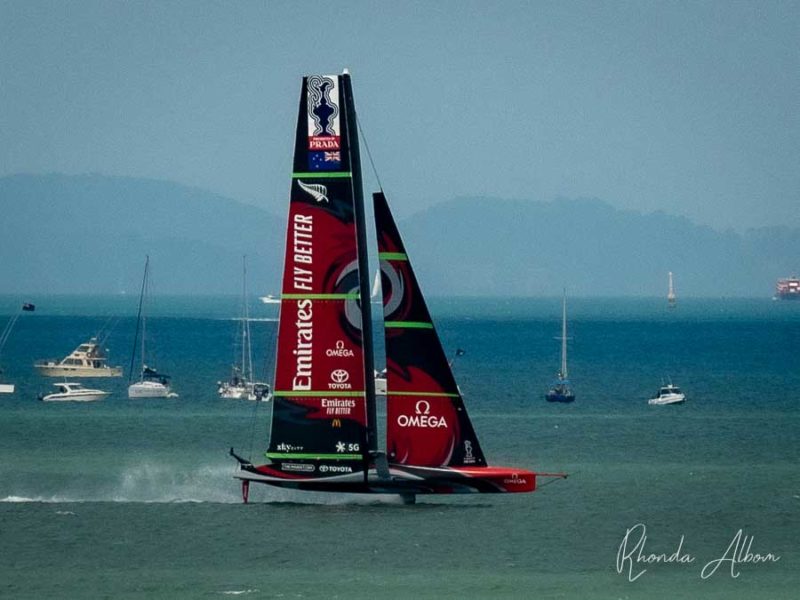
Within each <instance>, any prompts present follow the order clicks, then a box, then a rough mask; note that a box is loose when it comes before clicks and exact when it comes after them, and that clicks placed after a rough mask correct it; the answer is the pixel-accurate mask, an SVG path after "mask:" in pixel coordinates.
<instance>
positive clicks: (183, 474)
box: [0, 462, 402, 505]
mask: <svg viewBox="0 0 800 600" xmlns="http://www.w3.org/2000/svg"><path fill="white" fill-rule="evenodd" d="M234 472H235V467H231V466H230V465H228V464H214V465H203V466H200V467H197V468H194V469H190V470H186V469H183V468H180V467H176V466H175V465H166V464H158V463H153V462H145V463H140V464H137V465H131V466H128V467H126V468H123V469H122V471H121V472H120V474H119V476H118V477H117V478H116V480H115V481H113V482H111V483H109V484H108V485H104V486H100V487H99V488H97V489H95V490H89V489H85V488H81V489H80V491H75V490H74V489H70V490H41V489H35V486H34V485H31V486H26V487H29V489H26V490H17V491H15V493H9V494H8V495H6V496H4V497H2V498H0V503H25V502H39V503H44V504H73V503H82V502H119V503H142V504H158V503H161V504H179V503H210V504H239V503H241V502H242V497H241V487H240V484H239V481H238V480H237V479H235V478H234V477H233V474H234ZM36 483H37V484H40V483H46V482H44V481H38V482H36ZM76 485H77V486H80V481H76ZM30 488H34V489H30ZM250 490H251V491H250V502H251V503H254V504H258V503H267V504H314V505H353V504H355V505H387V504H388V505H394V504H400V505H401V504H402V500H401V499H400V497H399V496H396V495H392V494H339V493H326V492H305V491H298V490H289V489H283V488H276V487H272V486H269V485H258V484H256V485H251V487H250Z"/></svg>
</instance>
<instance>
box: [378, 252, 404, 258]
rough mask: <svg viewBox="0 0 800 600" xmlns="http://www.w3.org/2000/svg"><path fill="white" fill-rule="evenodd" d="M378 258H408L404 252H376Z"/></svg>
mask: <svg viewBox="0 0 800 600" xmlns="http://www.w3.org/2000/svg"><path fill="white" fill-rule="evenodd" d="M378 258H382V259H383V260H408V255H407V254H406V253H405V252H378Z"/></svg>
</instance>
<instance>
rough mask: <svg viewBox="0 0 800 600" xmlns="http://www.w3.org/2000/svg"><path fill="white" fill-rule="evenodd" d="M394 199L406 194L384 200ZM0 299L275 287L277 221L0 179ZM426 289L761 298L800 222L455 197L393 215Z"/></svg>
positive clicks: (98, 183) (99, 188) (240, 208)
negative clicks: (724, 224) (741, 225)
mask: <svg viewBox="0 0 800 600" xmlns="http://www.w3.org/2000/svg"><path fill="white" fill-rule="evenodd" d="M389 200H390V202H394V203H397V204H399V203H400V202H402V199H399V198H395V199H392V198H390V199H389ZM0 211H2V213H0V214H1V216H2V218H0V257H1V258H0V293H104V294H107V293H112V294H114V293H122V292H126V293H137V292H138V286H139V284H140V278H141V272H142V268H143V264H144V255H145V254H148V253H149V254H150V256H151V259H152V264H153V284H154V292H155V293H161V294H167V293H170V294H221V293H232V294H236V293H239V290H240V288H241V267H240V265H241V256H242V254H247V255H248V265H249V267H248V269H249V274H250V277H249V279H250V288H251V290H253V292H254V293H274V292H277V291H278V287H279V280H280V272H281V268H282V265H281V263H282V259H283V242H284V235H285V233H284V231H285V217H284V216H277V215H273V214H270V213H269V212H267V211H265V210H262V209H259V208H257V207H254V206H250V205H247V204H243V203H240V202H237V201H235V200H232V199H229V198H225V197H222V196H219V195H215V194H211V193H209V192H206V191H203V190H199V189H195V188H190V187H185V186H181V185H178V184H175V183H170V182H164V181H153V180H145V179H135V178H125V177H107V176H101V175H82V176H65V175H15V176H9V177H3V178H0ZM400 228H401V233H402V235H403V236H404V238H405V240H406V245H407V246H408V250H409V254H410V255H411V258H412V260H413V261H414V264H415V267H416V269H417V271H418V274H419V277H420V280H421V283H422V285H423V287H424V289H425V291H426V293H427V294H429V295H479V296H539V295H557V294H560V293H561V289H562V288H563V287H566V288H567V289H568V292H569V293H570V294H572V295H583V296H629V295H636V296H653V295H664V294H666V282H667V272H668V271H673V272H674V273H675V279H676V288H677V292H678V295H679V296H681V295H683V296H763V297H766V296H769V295H771V293H772V291H773V287H774V283H775V279H777V278H778V277H780V276H785V275H789V274H791V273H797V272H798V270H800V230H797V229H791V228H786V227H773V228H762V229H753V230H749V231H747V232H746V233H745V234H738V233H735V232H730V231H729V232H718V231H715V230H713V229H711V228H709V227H704V226H699V225H695V224H693V223H692V222H690V221H689V220H688V219H686V218H683V217H675V216H670V215H665V214H662V213H653V214H641V213H637V212H633V211H621V210H617V209H615V208H613V207H612V206H610V205H609V204H606V203H604V202H602V201H600V200H591V199H579V200H563V199H561V200H556V201H553V202H537V201H523V200H513V201H512V200H500V199H492V198H458V199H454V200H450V201H448V202H444V203H442V204H439V205H437V206H434V207H432V208H430V209H428V210H426V211H424V212H421V213H418V214H416V215H413V216H412V217H410V218H408V219H405V220H404V221H401V222H400Z"/></svg>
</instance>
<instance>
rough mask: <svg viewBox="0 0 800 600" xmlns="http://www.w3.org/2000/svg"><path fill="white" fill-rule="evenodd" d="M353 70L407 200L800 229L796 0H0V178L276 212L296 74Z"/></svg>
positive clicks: (396, 192)
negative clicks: (605, 209) (176, 194)
mask: <svg viewBox="0 0 800 600" xmlns="http://www.w3.org/2000/svg"><path fill="white" fill-rule="evenodd" d="M343 67H348V68H349V69H350V70H351V72H352V73H353V84H354V90H355V94H356V104H357V107H358V110H359V118H360V120H361V123H362V126H363V128H364V131H365V133H366V136H367V141H368V143H369V146H370V150H371V151H372V155H373V157H374V159H375V163H376V166H377V169H378V175H379V176H380V178H381V181H382V183H383V185H384V188H385V190H386V192H387V194H388V195H389V197H390V198H391V199H392V202H393V205H394V206H395V208H396V211H397V212H398V213H399V214H400V216H405V215H408V214H411V213H413V212H416V211H418V210H421V209H423V208H425V207H426V206H429V205H431V204H433V203H437V202H441V201H443V200H449V199H451V198H453V197H455V196H462V195H490V196H496V197H502V198H529V199H533V200H551V199H553V198H555V197H558V196H564V197H578V196H583V197H597V198H600V199H603V200H606V201H608V202H610V203H611V204H613V205H614V206H617V207H619V208H629V209H634V210H639V211H643V212H650V211H654V210H663V211H665V212H668V213H673V214H680V215H686V216H688V217H690V218H691V219H693V220H695V221H697V222H699V223H705V224H709V225H712V226H714V227H716V228H720V229H723V228H727V227H734V228H736V229H745V228H747V227H749V226H760V225H775V224H790V225H794V226H800V3H799V2H775V1H771V2H763V1H759V2H732V1H724V2H547V3H545V2H510V1H502V2H486V1H481V2H467V1H459V2H441V1H438V2H433V1H430V0H425V1H420V2H347V1H337V2H330V1H326V2H307V1H298V2H294V1H287V2H267V1H243V0H237V1H231V2H200V1H197V0H192V1H188V2H144V1H138V2H121V1H106V2H95V1H87V0H80V1H79V2H67V1H57V2H38V1H35V0H19V1H17V0H12V1H8V0H0V140H1V142H0V176H2V175H8V174H12V173H19V172H27V173H43V172H63V173H89V172H94V173H103V174H113V175H127V176H136V177H150V178H158V179H167V180H173V181H177V182H179V183H183V184H188V185H192V186H197V187H201V188H205V189H208V190H211V191H214V192H218V193H221V194H224V195H227V196H230V197H233V198H236V199H239V200H242V201H245V202H250V203H253V204H257V205H259V206H263V207H264V208H267V209H268V210H270V211H272V212H275V213H277V214H283V213H284V212H285V210H286V202H287V194H288V189H289V174H290V162H291V160H290V159H291V153H292V145H293V142H294V138H293V132H294V127H295V120H296V116H297V99H298V95H299V90H300V78H301V76H302V75H303V74H308V73H338V72H340V71H341V69H342V68H343ZM364 159H365V163H367V161H366V153H364ZM368 169H369V167H368V163H367V164H366V166H365V182H366V183H367V184H370V185H372V184H373V182H374V178H373V177H372V176H371V175H369V173H368Z"/></svg>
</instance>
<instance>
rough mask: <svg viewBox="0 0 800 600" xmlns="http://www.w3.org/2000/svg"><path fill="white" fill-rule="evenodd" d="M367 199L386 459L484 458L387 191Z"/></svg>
mask: <svg viewBox="0 0 800 600" xmlns="http://www.w3.org/2000/svg"><path fill="white" fill-rule="evenodd" d="M373 200H374V206H375V226H376V228H377V236H378V257H379V259H380V265H381V287H382V290H383V311H384V313H383V318H384V331H385V333H384V335H385V338H386V367H387V374H386V389H387V394H386V413H387V424H386V451H387V457H388V459H389V463H390V464H391V463H397V464H402V465H416V466H427V467H443V466H485V465H486V459H485V458H484V456H483V451H482V450H481V447H480V444H479V443H478V438H477V436H476V435H475V431H474V429H473V428H472V423H471V422H470V420H469V416H468V415H467V409H466V407H465V406H464V401H463V400H462V398H461V392H460V391H459V389H458V386H457V385H456V382H455V379H454V378H453V373H452V371H451V370H450V365H449V363H448V361H447V356H446V355H445V353H444V350H443V349H442V344H441V342H440V341H439V336H438V335H437V333H436V329H435V328H434V326H433V322H432V321H431V316H430V313H429V312H428V307H427V306H426V305H425V300H424V298H423V296H422V291H421V290H420V287H419V284H418V283H417V278H416V277H415V276H414V271H413V269H412V268H411V262H410V261H409V258H408V255H407V254H406V250H405V246H404V245H403V241H402V239H401V238H400V233H399V231H398V229H397V226H396V225H395V222H394V219H393V218H392V214H391V212H390V211H389V205H388V203H387V201H386V197H385V196H384V194H383V193H376V194H374V195H373Z"/></svg>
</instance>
